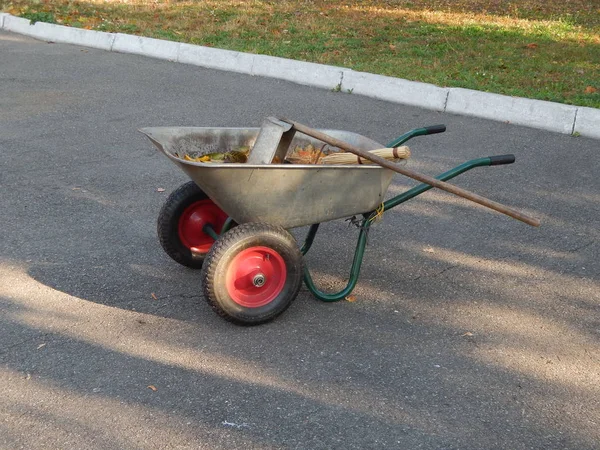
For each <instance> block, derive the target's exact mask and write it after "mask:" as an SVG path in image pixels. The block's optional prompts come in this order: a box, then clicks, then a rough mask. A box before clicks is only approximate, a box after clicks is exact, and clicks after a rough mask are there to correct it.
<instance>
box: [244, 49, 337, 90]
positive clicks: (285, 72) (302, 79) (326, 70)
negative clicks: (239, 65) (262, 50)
mask: <svg viewBox="0 0 600 450" xmlns="http://www.w3.org/2000/svg"><path fill="white" fill-rule="evenodd" d="M343 70H344V69H343V68H341V67H339V68H338V67H333V66H326V65H323V64H316V63H309V62H304V61H294V60H291V59H284V58H277V57H275V56H266V55H256V56H255V57H254V66H253V67H252V75H256V76H260V77H269V78H278V79H281V80H287V81H292V82H294V83H298V84H303V85H308V86H315V87H320V88H325V89H334V88H335V87H336V86H337V85H339V84H340V82H341V79H342V71H343Z"/></svg>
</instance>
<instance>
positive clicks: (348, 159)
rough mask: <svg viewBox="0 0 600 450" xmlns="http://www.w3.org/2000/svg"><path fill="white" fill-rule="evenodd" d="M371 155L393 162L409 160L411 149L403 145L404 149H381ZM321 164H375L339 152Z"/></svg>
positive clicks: (322, 159)
mask: <svg viewBox="0 0 600 450" xmlns="http://www.w3.org/2000/svg"><path fill="white" fill-rule="evenodd" d="M369 153H372V154H373V155H377V156H380V157H381V158H384V159H387V160H390V161H393V160H396V159H407V158H409V157H410V149H409V148H408V147H407V146H406V145H403V146H402V147H395V148H380V149H377V150H370V151H369ZM319 164H337V165H348V164H375V163H373V162H371V161H369V160H368V159H366V158H361V157H360V156H357V155H355V154H354V153H346V152H338V153H334V154H332V155H328V156H325V157H323V158H321V159H320V160H319Z"/></svg>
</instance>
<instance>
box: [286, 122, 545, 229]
mask: <svg viewBox="0 0 600 450" xmlns="http://www.w3.org/2000/svg"><path fill="white" fill-rule="evenodd" d="M281 120H282V121H283V122H287V123H289V124H291V125H293V127H294V128H295V129H296V130H298V131H300V132H301V133H304V134H306V135H308V136H311V137H314V138H316V139H319V140H321V141H323V142H325V143H327V144H329V145H333V146H335V147H339V148H341V149H343V150H346V151H348V152H350V153H354V154H355V155H358V156H361V157H363V158H365V159H368V160H369V161H373V162H374V163H376V164H379V165H380V166H382V167H385V168H387V169H390V170H393V171H394V172H398V173H400V174H402V175H405V176H407V177H409V178H412V179H414V180H417V181H420V182H421V183H425V184H428V185H430V186H433V187H436V188H438V189H442V190H443V191H446V192H450V193H451V194H454V195H458V196H459V197H463V198H466V199H467V200H471V201H472V202H475V203H478V204H480V205H482V206H485V207H487V208H490V209H493V210H494V211H498V212H500V213H502V214H506V215H507V216H510V217H512V218H514V219H517V220H520V221H521V222H525V223H526V224H528V225H531V226H534V227H539V226H540V220H539V219H536V218H534V217H529V216H527V215H525V214H523V213H521V212H520V211H517V210H516V209H513V208H510V207H508V206H505V205H503V204H501V203H498V202H495V201H493V200H490V199H488V198H485V197H482V196H481V195H478V194H474V193H472V192H470V191H467V190H466V189H462V188H459V187H457V186H454V185H453V184H450V183H446V182H445V181H440V180H437V179H435V178H433V177H430V176H428V175H424V174H421V173H419V172H415V171H413V170H410V169H405V168H403V167H399V166H398V165H396V164H394V163H393V162H391V161H388V160H386V159H383V158H381V157H379V156H377V155H373V154H371V153H369V152H368V151H366V150H363V149H361V148H358V147H355V146H353V145H351V144H348V143H347V142H344V141H341V140H339V139H336V138H334V137H332V136H329V135H328V134H325V133H322V132H320V131H317V130H314V129H312V128H309V127H307V126H305V125H302V124H301V123H298V122H294V121H292V120H287V119H281Z"/></svg>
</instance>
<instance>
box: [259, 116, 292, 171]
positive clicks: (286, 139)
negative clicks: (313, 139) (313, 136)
mask: <svg viewBox="0 0 600 450" xmlns="http://www.w3.org/2000/svg"><path fill="white" fill-rule="evenodd" d="M295 133H296V130H294V129H293V128H292V126H291V125H290V124H289V123H286V122H282V121H281V120H279V119H277V118H275V117H267V118H265V120H263V123H262V125H261V127H260V131H259V133H258V136H257V138H256V142H255V143H254V146H253V147H252V151H251V152H250V155H249V156H248V164H271V163H272V162H273V161H274V160H275V158H278V159H279V160H280V161H283V159H284V158H285V155H286V153H287V150H288V148H289V146H290V144H291V142H292V140H293V138H294V134H295Z"/></svg>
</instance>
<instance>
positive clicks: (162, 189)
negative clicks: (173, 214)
mask: <svg viewBox="0 0 600 450" xmlns="http://www.w3.org/2000/svg"><path fill="white" fill-rule="evenodd" d="M156 192H165V188H158V189H156Z"/></svg>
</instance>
